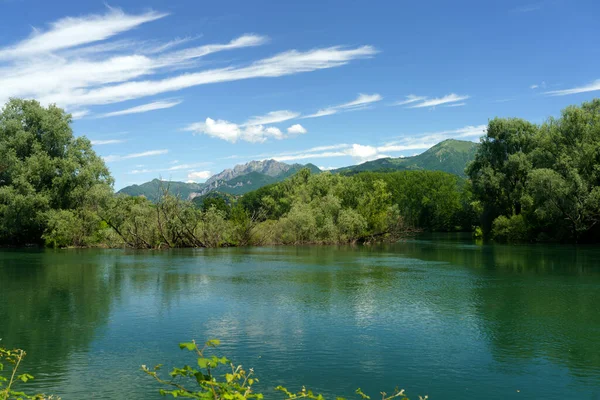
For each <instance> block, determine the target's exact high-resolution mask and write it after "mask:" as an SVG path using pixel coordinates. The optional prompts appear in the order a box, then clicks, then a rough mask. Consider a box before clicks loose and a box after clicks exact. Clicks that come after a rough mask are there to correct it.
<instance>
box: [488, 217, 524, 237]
mask: <svg viewBox="0 0 600 400" xmlns="http://www.w3.org/2000/svg"><path fill="white" fill-rule="evenodd" d="M528 234H529V232H528V230H527V224H526V223H525V220H524V219H523V216H522V215H513V216H512V217H510V218H507V217H505V216H504V215H501V216H499V217H498V218H496V219H495V220H494V222H493V224H492V238H493V239H494V240H496V241H498V242H504V243H506V242H508V243H514V242H525V241H527V238H528V236H529V235H528Z"/></svg>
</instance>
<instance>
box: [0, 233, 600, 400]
mask: <svg viewBox="0 0 600 400" xmlns="http://www.w3.org/2000/svg"><path fill="white" fill-rule="evenodd" d="M0 338H2V341H0V344H1V345H2V346H4V347H20V348H24V349H25V350H27V352H28V355H27V359H26V362H25V363H24V367H23V371H25V370H27V372H30V373H32V374H33V375H35V376H36V379H35V380H34V381H32V382H30V383H28V384H27V385H22V386H20V387H21V388H29V390H30V391H43V392H46V393H54V394H57V395H60V396H62V397H63V399H65V400H69V399H88V398H94V399H96V398H98V399H100V398H104V399H121V398H122V399H150V398H161V396H159V395H158V394H157V386H156V385H155V384H154V383H153V382H152V379H151V378H150V377H148V376H146V375H144V374H143V373H142V372H141V371H140V365H142V364H147V365H154V364H158V363H163V364H165V365H166V366H174V365H182V364H184V363H188V364H191V363H194V362H195V359H194V358H190V353H187V352H184V351H180V350H179V349H178V346H177V345H178V343H179V342H181V341H189V340H190V339H193V338H195V339H197V340H200V341H204V340H205V339H209V338H218V339H220V340H221V341H222V346H220V347H219V349H218V350H219V354H223V355H227V356H228V357H229V358H230V359H232V360H234V361H236V362H237V363H241V364H243V365H244V366H245V367H254V370H255V373H256V375H257V376H258V377H259V378H260V383H259V385H258V386H257V389H259V390H260V391H262V392H263V393H264V394H265V396H266V398H267V399H269V398H281V396H280V395H277V394H276V393H275V392H274V391H273V388H274V387H275V386H276V385H279V384H284V385H285V386H287V387H288V388H289V389H294V390H298V389H300V387H301V385H306V386H307V387H309V388H312V389H313V390H315V391H318V392H321V393H323V394H325V395H328V397H329V398H334V397H333V395H340V396H346V397H349V398H354V397H355V395H353V392H354V390H355V389H356V388H357V387H361V388H362V389H363V390H364V391H365V392H366V393H368V394H371V395H372V396H373V398H378V397H379V392H380V391H387V392H391V391H392V390H393V389H394V387H396V386H398V387H400V388H405V389H407V392H408V394H410V395H411V399H412V398H415V399H417V398H418V397H417V394H421V395H425V394H427V395H429V398H430V399H432V400H435V399H475V398H478V399H479V398H481V399H503V400H505V399H533V398H535V399H542V398H543V399H600V248H594V247H578V248H577V247H572V246H545V245H544V246H541V245H540V246H499V245H478V244H475V243H473V242H472V241H471V240H470V239H464V238H462V237H460V236H454V235H437V236H435V237H423V238H419V239H411V240H407V241H404V242H401V243H397V244H394V245H381V246H373V247H270V248H230V249H216V250H192V249H189V250H173V251H127V250H91V249H90V250H1V251H0Z"/></svg>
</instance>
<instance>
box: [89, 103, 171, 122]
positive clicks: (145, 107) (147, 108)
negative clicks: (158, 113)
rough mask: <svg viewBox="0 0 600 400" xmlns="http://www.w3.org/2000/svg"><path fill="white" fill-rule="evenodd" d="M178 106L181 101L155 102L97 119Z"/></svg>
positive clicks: (110, 113)
mask: <svg viewBox="0 0 600 400" xmlns="http://www.w3.org/2000/svg"><path fill="white" fill-rule="evenodd" d="M178 104H181V101H155V102H153V103H148V104H142V105H140V106H136V107H131V108H127V109H125V110H120V111H113V112H109V113H105V114H102V115H100V116H99V117H100V118H105V117H116V116H119V115H127V114H139V113H145V112H148V111H154V110H162V109H165V108H171V107H175V106H176V105H178Z"/></svg>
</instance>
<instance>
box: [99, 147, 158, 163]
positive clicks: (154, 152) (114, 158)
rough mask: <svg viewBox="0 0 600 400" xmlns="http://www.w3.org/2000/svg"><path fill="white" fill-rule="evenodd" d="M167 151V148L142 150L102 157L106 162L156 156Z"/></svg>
mask: <svg viewBox="0 0 600 400" xmlns="http://www.w3.org/2000/svg"><path fill="white" fill-rule="evenodd" d="M168 152H169V150H166V149H163V150H149V151H144V152H141V153H132V154H126V155H124V156H118V155H110V156H104V157H102V158H103V159H104V161H106V162H113V161H119V160H128V159H130V158H141V157H151V156H158V155H161V154H167V153H168Z"/></svg>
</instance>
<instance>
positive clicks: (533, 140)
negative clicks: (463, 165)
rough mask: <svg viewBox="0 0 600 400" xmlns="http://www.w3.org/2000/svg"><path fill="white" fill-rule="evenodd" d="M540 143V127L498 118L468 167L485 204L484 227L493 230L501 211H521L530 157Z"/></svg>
mask: <svg viewBox="0 0 600 400" xmlns="http://www.w3.org/2000/svg"><path fill="white" fill-rule="evenodd" d="M537 143H538V127H537V126H536V125H534V124H532V123H530V122H527V121H524V120H522V119H517V118H513V119H503V118H495V119H493V120H491V121H490V122H489V124H488V129H487V134H486V136H485V137H484V138H483V139H482V140H481V145H480V147H479V149H478V150H477V153H476V155H475V160H474V161H473V162H472V163H471V164H470V165H469V166H468V167H467V170H466V172H467V175H468V176H469V178H470V179H471V182H472V191H473V194H474V196H475V199H476V200H477V201H479V202H481V204H482V205H483V212H482V220H481V223H482V227H483V231H484V234H487V233H489V232H490V230H491V228H492V222H493V221H494V220H495V219H496V218H497V217H498V216H500V215H505V216H511V215H519V214H521V211H522V197H523V194H524V192H525V186H526V184H527V175H528V174H529V171H530V170H531V169H532V163H531V161H530V159H529V157H528V155H529V154H530V152H531V151H532V150H534V149H535V147H536V146H537Z"/></svg>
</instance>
